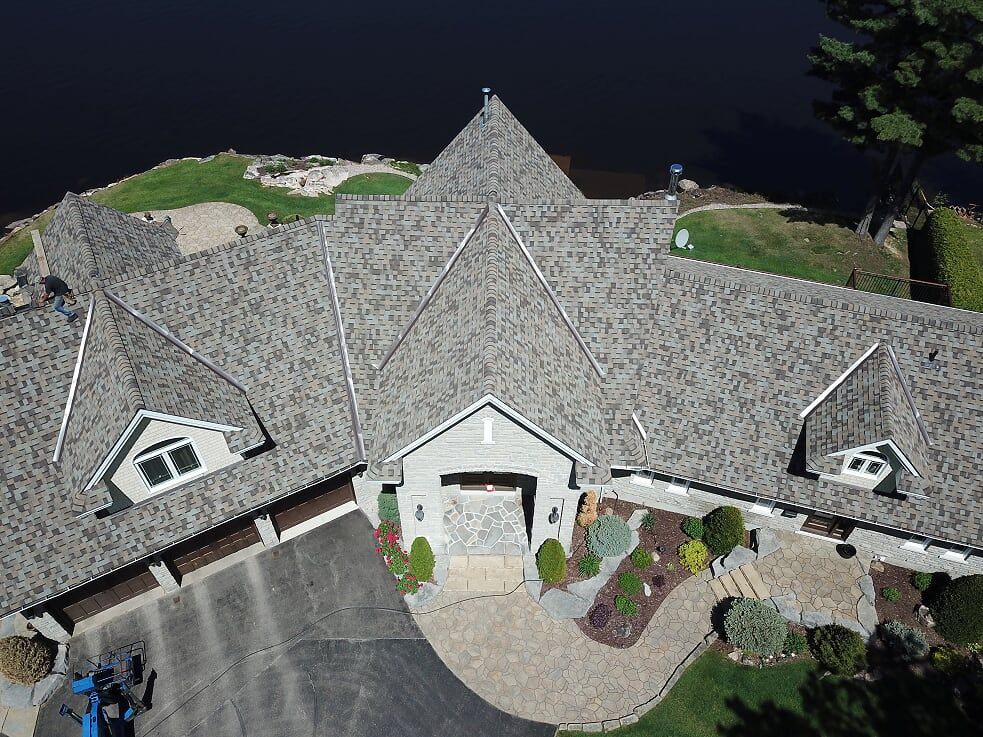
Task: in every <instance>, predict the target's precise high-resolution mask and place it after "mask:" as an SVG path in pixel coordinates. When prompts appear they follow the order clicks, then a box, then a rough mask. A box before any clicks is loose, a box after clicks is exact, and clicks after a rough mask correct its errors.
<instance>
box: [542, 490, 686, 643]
mask: <svg viewBox="0 0 983 737" xmlns="http://www.w3.org/2000/svg"><path fill="white" fill-rule="evenodd" d="M609 508H610V509H611V510H612V511H613V512H614V513H615V514H616V515H618V516H619V517H621V518H622V519H625V520H627V519H628V518H629V517H631V515H632V513H633V512H635V511H636V510H639V509H641V510H646V511H650V512H651V514H652V515H653V516H654V520H653V524H652V525H651V527H648V526H645V525H643V526H642V527H640V528H639V530H638V538H639V547H640V548H642V549H643V550H645V551H648V552H650V553H652V554H653V557H658V560H657V561H654V562H652V564H651V565H647V566H645V567H644V568H638V567H637V566H636V565H635V562H633V561H632V556H631V555H628V556H626V557H625V559H624V560H623V561H622V562H621V565H619V566H618V569H617V570H616V571H615V573H614V575H613V576H611V578H610V579H609V580H608V582H607V583H606V584H605V585H604V586H603V587H602V588H601V590H600V591H599V592H598V594H597V597H596V598H595V599H594V605H593V606H592V607H591V609H590V611H589V612H588V613H587V616H586V617H582V618H581V619H576V620H574V621H575V622H576V623H577V626H578V627H580V629H581V631H583V633H584V634H585V635H587V636H588V637H590V638H591V639H593V640H596V641H597V642H600V643H603V644H605V645H610V646H611V647H619V648H626V647H630V646H632V645H634V644H635V643H636V642H638V638H639V637H641V635H642V632H643V631H644V630H645V627H646V626H647V625H648V623H649V621H650V620H651V619H652V617H653V615H654V614H655V612H656V610H657V609H658V608H659V605H660V604H662V602H663V601H664V600H665V598H666V597H667V596H668V595H669V592H670V591H672V590H673V589H674V588H675V587H676V586H677V585H679V584H680V583H682V582H683V581H685V580H686V579H687V578H689V577H690V575H691V574H690V573H689V571H687V570H685V569H684V568H683V567H682V566H681V565H680V563H679V557H678V556H677V554H676V549H677V548H678V547H679V545H680V544H682V543H684V542H686V541H687V540H688V539H689V538H688V537H686V535H685V534H683V532H682V530H681V529H680V524H681V523H682V521H683V519H685V517H684V516H683V515H681V514H673V513H672V512H665V511H663V510H661V509H657V510H647V508H646V507H643V506H641V505H638V504H632V503H631V502H624V501H618V500H611V499H604V500H602V501H601V502H600V504H599V512H600V513H601V514H604V513H605V511H606V510H607V509H609ZM659 548H661V552H660V551H659ZM571 549H572V551H573V552H572V555H571V556H570V557H569V558H568V559H567V578H566V580H565V581H564V583H563V584H561V586H560V587H561V588H566V587H567V586H568V585H569V584H571V583H573V582H575V581H583V580H585V579H586V578H588V576H583V575H581V573H580V570H579V562H580V560H581V558H583V557H584V556H585V555H587V553H588V552H589V551H588V549H587V544H586V540H585V531H584V529H583V528H582V527H579V526H575V527H574V533H573V543H572V548H571ZM630 552H631V551H629V553H630ZM636 558H637V560H638V562H640V563H646V562H647V561H645V560H642V559H641V558H642V556H636ZM625 573H631V574H635V575H637V576H638V577H639V578H640V579H641V582H642V584H648V586H649V589H650V591H651V596H645V594H644V592H642V593H637V594H634V595H629V594H627V592H626V589H625V584H627V587H628V591H634V589H635V586H634V583H635V582H634V579H633V577H632V576H628V577H623V575H622V574H625ZM618 597H622V600H621V606H620V607H619V606H618V605H617V604H616V603H615V602H616V601H617V600H618ZM625 599H627V600H628V601H631V602H633V603H634V604H635V605H636V606H635V607H634V608H633V607H629V606H627V605H626V603H625ZM633 610H634V614H633V615H632V616H625V614H624V612H626V611H627V612H632V611H633ZM592 620H593V621H592ZM626 625H627V626H628V628H630V631H629V630H628V629H626Z"/></svg>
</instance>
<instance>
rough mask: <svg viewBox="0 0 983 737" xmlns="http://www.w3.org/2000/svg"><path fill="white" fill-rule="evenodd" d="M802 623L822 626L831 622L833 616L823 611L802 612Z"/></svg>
mask: <svg viewBox="0 0 983 737" xmlns="http://www.w3.org/2000/svg"><path fill="white" fill-rule="evenodd" d="M802 624H804V625H805V626H806V627H823V626H825V625H827V624H833V618H832V617H831V616H829V615H828V614H824V613H823V612H802Z"/></svg>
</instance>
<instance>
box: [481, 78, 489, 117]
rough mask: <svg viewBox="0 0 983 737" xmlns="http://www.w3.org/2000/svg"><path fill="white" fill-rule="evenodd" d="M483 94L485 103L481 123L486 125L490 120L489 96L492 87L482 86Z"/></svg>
mask: <svg viewBox="0 0 983 737" xmlns="http://www.w3.org/2000/svg"><path fill="white" fill-rule="evenodd" d="M481 94H483V95H484V96H485V104H484V106H483V107H482V108H481V124H482V125H484V124H485V122H486V121H487V120H488V96H489V95H490V94H491V87H482V88H481Z"/></svg>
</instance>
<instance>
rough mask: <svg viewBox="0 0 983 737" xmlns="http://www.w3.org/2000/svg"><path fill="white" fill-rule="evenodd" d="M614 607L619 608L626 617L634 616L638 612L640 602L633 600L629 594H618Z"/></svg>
mask: <svg viewBox="0 0 983 737" xmlns="http://www.w3.org/2000/svg"><path fill="white" fill-rule="evenodd" d="M614 608H615V609H617V610H618V611H619V612H621V614H622V615H623V616H625V617H634V616H635V615H636V614H638V604H636V603H635V602H633V601H632V600H631V599H629V598H628V597H627V596H622V595H621V594H618V595H617V596H616V597H614Z"/></svg>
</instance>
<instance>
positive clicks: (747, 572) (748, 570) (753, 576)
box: [740, 563, 771, 599]
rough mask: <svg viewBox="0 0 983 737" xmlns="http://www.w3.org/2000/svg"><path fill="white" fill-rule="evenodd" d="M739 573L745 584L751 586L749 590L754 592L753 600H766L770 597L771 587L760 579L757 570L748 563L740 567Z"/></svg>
mask: <svg viewBox="0 0 983 737" xmlns="http://www.w3.org/2000/svg"><path fill="white" fill-rule="evenodd" d="M740 571H741V573H743V574H744V578H746V579H747V582H748V583H749V584H751V588H752V589H753V590H754V598H756V599H767V598H768V597H770V596H771V587H770V586H769V585H768V584H766V583H765V582H764V580H763V579H762V578H761V574H760V573H758V569H757V568H755V567H754V566H753V565H752V564H750V563H746V564H744V565H743V566H741V567H740Z"/></svg>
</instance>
